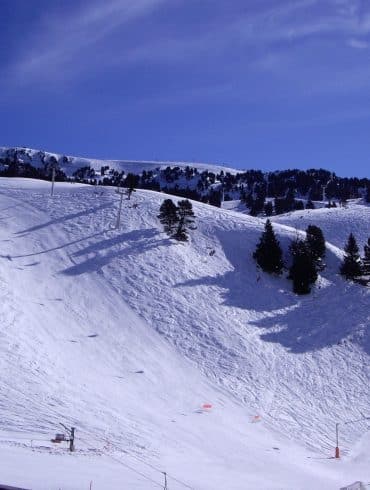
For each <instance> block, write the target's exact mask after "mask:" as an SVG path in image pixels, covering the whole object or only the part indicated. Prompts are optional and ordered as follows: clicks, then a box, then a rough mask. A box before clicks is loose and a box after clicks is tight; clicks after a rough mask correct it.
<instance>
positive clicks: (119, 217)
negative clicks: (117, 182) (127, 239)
mask: <svg viewBox="0 0 370 490" xmlns="http://www.w3.org/2000/svg"><path fill="white" fill-rule="evenodd" d="M116 192H117V194H119V195H120V196H121V199H120V201H119V209H118V215H117V221H116V228H119V225H120V224H121V212H122V201H123V194H124V193H125V192H124V191H123V190H121V191H120V190H119V189H117V190H116Z"/></svg>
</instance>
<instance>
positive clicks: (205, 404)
mask: <svg viewBox="0 0 370 490" xmlns="http://www.w3.org/2000/svg"><path fill="white" fill-rule="evenodd" d="M202 410H212V404H211V403H203V405H202Z"/></svg>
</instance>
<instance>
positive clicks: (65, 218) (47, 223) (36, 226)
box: [16, 203, 111, 235]
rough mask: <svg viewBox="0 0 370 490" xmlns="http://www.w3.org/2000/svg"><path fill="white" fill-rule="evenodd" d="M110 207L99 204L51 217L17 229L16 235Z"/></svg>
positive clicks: (109, 205)
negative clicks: (42, 221)
mask: <svg viewBox="0 0 370 490" xmlns="http://www.w3.org/2000/svg"><path fill="white" fill-rule="evenodd" d="M109 207H111V204H110V203H106V204H101V205H100V206H95V207H92V208H90V209H84V210H82V211H79V212H78V213H71V214H66V215H64V216H60V217H59V218H55V219H52V220H50V221H47V222H46V223H42V224H40V225H35V226H32V227H31V228H26V229H25V230H21V231H17V232H16V235H25V234H27V233H31V232H33V231H37V230H41V229H42V228H46V227H48V226H51V225H56V224H59V223H63V222H65V221H68V220H71V219H75V218H80V217H81V216H86V215H88V214H96V213H97V212H98V211H101V210H102V209H105V208H109Z"/></svg>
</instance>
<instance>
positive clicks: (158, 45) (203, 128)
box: [0, 0, 370, 177]
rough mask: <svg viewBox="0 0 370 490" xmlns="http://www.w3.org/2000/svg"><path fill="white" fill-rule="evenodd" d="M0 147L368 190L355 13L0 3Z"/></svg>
mask: <svg viewBox="0 0 370 490" xmlns="http://www.w3.org/2000/svg"><path fill="white" fill-rule="evenodd" d="M1 16H2V19H3V22H2V29H1V31H0V62H1V77H0V114H1V116H2V117H1V122H0V135H1V136H0V145H3V146H11V145H19V146H29V147H33V148H40V149H44V150H50V151H56V152H61V153H66V154H72V155H78V156H91V157H97V158H117V159H120V158H122V159H146V160H148V159H159V160H187V161H205V162H217V163H226V164H229V165H231V166H235V167H237V168H260V169H263V170H274V169H282V168H293V167H294V168H303V169H304V168H312V167H324V168H328V169H330V170H333V171H335V172H337V174H339V175H357V176H360V177H362V176H364V177H370V2H369V1H368V0H89V1H87V0H85V1H78V0H73V1H72V0H63V1H62V0H32V1H29V0H2V2H1Z"/></svg>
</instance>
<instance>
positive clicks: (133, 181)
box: [124, 173, 140, 200]
mask: <svg viewBox="0 0 370 490" xmlns="http://www.w3.org/2000/svg"><path fill="white" fill-rule="evenodd" d="M139 179H140V178H139V176H138V175H135V174H131V173H128V174H127V177H126V179H125V182H124V186H125V187H127V191H126V193H127V199H129V200H130V199H131V194H132V193H133V192H136V189H135V187H137V185H138V182H139Z"/></svg>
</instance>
